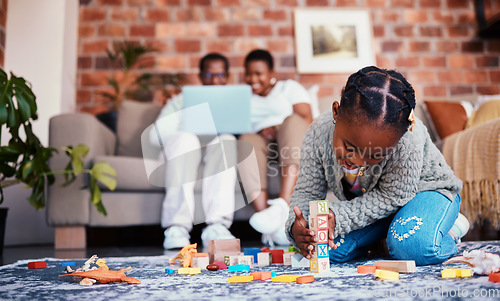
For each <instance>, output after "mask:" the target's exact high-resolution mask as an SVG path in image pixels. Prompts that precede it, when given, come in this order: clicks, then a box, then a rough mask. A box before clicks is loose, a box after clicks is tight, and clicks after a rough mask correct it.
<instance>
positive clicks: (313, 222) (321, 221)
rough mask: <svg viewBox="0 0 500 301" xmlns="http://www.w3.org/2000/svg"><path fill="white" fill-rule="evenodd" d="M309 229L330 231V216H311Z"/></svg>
mask: <svg viewBox="0 0 500 301" xmlns="http://www.w3.org/2000/svg"><path fill="white" fill-rule="evenodd" d="M309 229H311V230H318V229H328V215H316V216H314V215H309Z"/></svg>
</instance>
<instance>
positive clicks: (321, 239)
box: [313, 229, 328, 244]
mask: <svg viewBox="0 0 500 301" xmlns="http://www.w3.org/2000/svg"><path fill="white" fill-rule="evenodd" d="M313 232H314V236H316V237H317V238H318V243H319V244H323V243H324V244H327V243H328V229H321V230H313Z"/></svg>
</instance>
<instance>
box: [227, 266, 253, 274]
mask: <svg viewBox="0 0 500 301" xmlns="http://www.w3.org/2000/svg"><path fill="white" fill-rule="evenodd" d="M227 269H228V270H229V271H230V272H245V271H250V266H249V265H248V264H235V265H231V266H229V267H227Z"/></svg>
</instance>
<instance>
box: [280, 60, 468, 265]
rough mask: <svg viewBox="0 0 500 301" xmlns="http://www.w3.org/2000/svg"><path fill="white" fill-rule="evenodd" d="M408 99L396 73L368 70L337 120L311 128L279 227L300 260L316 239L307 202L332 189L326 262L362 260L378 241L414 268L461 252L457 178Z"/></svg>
mask: <svg viewBox="0 0 500 301" xmlns="http://www.w3.org/2000/svg"><path fill="white" fill-rule="evenodd" d="M414 93H415V92H414V90H413V88H412V86H411V85H410V84H409V83H408V82H407V81H406V79H405V78H404V77H403V76H402V75H401V74H400V73H398V72H396V71H388V70H382V69H379V68H377V67H373V66H372V67H366V68H363V69H361V70H360V71H358V72H356V73H354V74H352V75H351V76H350V77H349V79H348V80H347V84H346V86H345V87H344V89H343V91H342V94H341V101H340V104H339V103H338V102H334V103H333V105H332V111H333V114H332V113H329V112H328V113H325V114H322V115H321V116H320V117H318V118H317V119H316V120H315V121H314V122H313V124H312V125H311V126H310V128H309V129H308V131H307V134H306V136H305V138H304V141H303V145H302V150H301V160H300V169H299V177H298V181H297V185H296V186H295V190H294V192H293V195H292V197H291V206H290V208H291V209H290V215H289V218H288V221H287V223H286V228H285V229H286V230H285V231H286V234H287V236H288V239H289V240H290V241H291V242H292V243H294V245H296V246H297V247H298V248H299V249H300V251H301V254H302V255H303V256H305V257H307V258H310V251H312V250H313V246H312V245H311V244H312V243H315V242H316V241H317V239H316V238H315V237H314V233H313V231H311V230H310V229H308V222H307V220H308V216H309V204H308V203H309V201H313V200H323V199H325V197H326V193H327V190H328V189H330V190H331V191H332V192H333V193H334V194H335V196H336V197H337V198H338V200H337V201H332V200H330V203H329V204H330V214H329V236H330V237H329V245H330V247H331V249H330V261H331V262H345V261H348V260H351V259H354V258H355V257H358V256H362V255H364V254H365V253H366V251H367V248H368V246H369V245H371V244H373V243H375V242H377V241H379V240H380V239H383V238H386V239H387V244H388V248H389V254H390V255H391V256H392V257H393V258H394V259H399V260H415V262H416V264H418V265H426V264H435V263H440V262H443V261H444V260H446V259H447V258H449V257H451V256H452V255H454V254H455V253H456V252H457V247H456V243H457V242H458V241H459V240H460V238H461V237H463V235H465V233H466V232H467V230H468V227H469V224H468V221H467V219H466V218H465V217H464V216H463V215H461V214H460V216H459V208H460V196H459V194H458V193H459V191H460V190H461V188H462V182H461V181H460V180H459V179H458V178H457V177H455V175H454V174H453V171H452V170H451V168H450V167H449V166H448V165H447V164H446V162H445V159H444V157H443V156H442V155H441V153H440V152H439V150H438V149H437V148H436V146H435V145H434V144H433V143H432V141H431V139H430V137H429V134H428V132H427V129H426V128H425V126H424V125H423V124H422V122H421V121H420V120H418V119H417V120H416V119H415V118H414V116H413V110H414V108H415V95H414ZM457 217H458V219H457ZM452 226H453V227H452Z"/></svg>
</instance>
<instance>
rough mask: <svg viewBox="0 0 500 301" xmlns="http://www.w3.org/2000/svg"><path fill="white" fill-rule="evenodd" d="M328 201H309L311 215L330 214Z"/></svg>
mask: <svg viewBox="0 0 500 301" xmlns="http://www.w3.org/2000/svg"><path fill="white" fill-rule="evenodd" d="M329 211H330V210H329V208H328V201H326V200H323V201H310V202H309V215H312V216H316V215H328V213H329Z"/></svg>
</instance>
